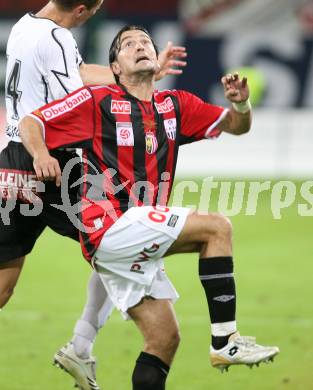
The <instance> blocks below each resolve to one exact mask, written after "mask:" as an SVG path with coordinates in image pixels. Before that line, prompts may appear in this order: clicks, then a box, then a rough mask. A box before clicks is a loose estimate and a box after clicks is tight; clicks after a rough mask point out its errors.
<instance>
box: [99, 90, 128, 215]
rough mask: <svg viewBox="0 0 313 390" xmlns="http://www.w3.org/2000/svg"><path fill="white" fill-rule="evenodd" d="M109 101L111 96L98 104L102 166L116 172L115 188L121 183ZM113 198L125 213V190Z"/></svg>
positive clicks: (126, 198)
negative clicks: (99, 110)
mask: <svg viewBox="0 0 313 390" xmlns="http://www.w3.org/2000/svg"><path fill="white" fill-rule="evenodd" d="M111 100H112V96H111V95H108V96H106V97H105V98H104V99H103V100H102V101H101V102H100V107H101V109H102V152H103V162H104V164H105V165H106V166H107V167H108V168H109V169H113V170H114V171H113V173H115V172H116V174H114V176H113V184H114V186H115V187H119V186H121V185H122V183H121V181H120V179H119V168H118V146H117V139H116V124H115V123H116V121H115V117H114V115H113V114H111ZM113 140H114V141H113ZM120 188H121V187H120ZM114 197H115V198H116V199H117V200H118V201H119V202H120V208H121V210H122V211H123V212H125V211H127V210H128V202H129V195H128V192H127V190H126V189H125V188H122V189H121V190H119V191H118V192H117V193H116V194H114Z"/></svg>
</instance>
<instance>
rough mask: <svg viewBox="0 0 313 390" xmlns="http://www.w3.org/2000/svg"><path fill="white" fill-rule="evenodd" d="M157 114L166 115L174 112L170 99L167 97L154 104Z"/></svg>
mask: <svg viewBox="0 0 313 390" xmlns="http://www.w3.org/2000/svg"><path fill="white" fill-rule="evenodd" d="M154 104H155V107H156V109H157V112H158V113H159V114H166V113H167V112H171V111H173V110H174V104H173V102H172V99H171V98H170V97H167V98H166V99H165V100H164V102H162V103H154Z"/></svg>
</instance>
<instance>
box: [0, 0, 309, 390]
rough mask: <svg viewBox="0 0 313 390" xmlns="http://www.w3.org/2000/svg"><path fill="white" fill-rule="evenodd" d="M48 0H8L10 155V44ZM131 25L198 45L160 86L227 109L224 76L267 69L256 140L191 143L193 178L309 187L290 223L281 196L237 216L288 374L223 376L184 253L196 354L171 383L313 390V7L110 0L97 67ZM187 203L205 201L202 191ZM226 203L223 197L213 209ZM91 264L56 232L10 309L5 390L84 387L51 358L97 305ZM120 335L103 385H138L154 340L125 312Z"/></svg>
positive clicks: (96, 28)
mask: <svg viewBox="0 0 313 390" xmlns="http://www.w3.org/2000/svg"><path fill="white" fill-rule="evenodd" d="M45 3H46V1H45V0H27V1H26V0H11V1H7V0H0V91H1V94H2V96H1V97H0V149H1V147H3V146H4V145H5V143H6V139H5V136H4V128H5V109H4V93H5V86H4V78H5V63H6V55H5V46H6V41H7V38H8V35H9V32H10V29H11V27H12V25H13V24H14V22H15V21H16V20H17V19H18V18H19V17H20V16H22V15H23V14H24V13H25V12H27V11H30V10H32V11H34V12H36V11H37V10H38V9H39V8H40V7H41V6H42V5H44V4H45ZM126 23H127V24H128V23H136V24H142V25H144V26H145V27H147V28H148V29H149V30H150V31H151V33H152V35H153V36H154V38H155V40H156V42H157V44H158V45H159V46H160V47H163V46H164V45H165V44H166V42H167V41H168V40H172V41H173V42H174V43H175V44H180V45H185V46H186V47H187V50H188V54H189V57H188V67H187V68H186V69H185V70H184V73H183V75H182V76H179V77H169V78H166V79H165V80H162V81H161V82H159V84H158V88H159V89H163V88H179V89H186V90H189V91H191V92H194V93H196V94H197V95H199V96H200V97H202V98H203V99H204V100H208V101H210V102H212V103H218V104H222V105H223V104H225V101H224V99H223V94H222V88H221V85H220V83H219V80H220V78H221V76H222V75H223V74H224V73H225V72H227V71H228V70H229V69H238V68H242V67H249V68H252V69H253V71H254V72H255V75H253V72H252V77H251V75H250V74H249V76H250V79H249V81H250V83H251V86H252V87H254V88H255V89H256V90H257V95H258V97H257V99H258V102H257V103H258V104H257V105H256V107H255V110H254V123H253V128H252V130H251V133H250V134H248V135H245V136H243V137H238V138H236V137H231V136H227V135H223V136H222V137H221V138H220V140H218V141H214V142H210V143H206V142H200V143H197V144H194V145H188V146H185V147H184V148H182V150H181V154H180V158H179V163H178V170H177V173H178V176H179V178H180V179H184V178H186V179H188V178H189V179H190V178H194V177H197V178H198V180H200V178H203V177H207V176H213V177H214V178H216V179H217V178H224V179H225V178H228V179H230V180H235V179H240V180H249V179H254V180H261V179H273V180H275V182H276V181H277V180H280V179H284V180H293V181H294V183H295V184H296V186H297V190H298V191H297V198H296V200H295V202H294V204H293V205H292V207H289V208H288V209H286V210H284V211H283V217H282V219H281V220H274V219H273V216H272V214H271V204H270V202H271V195H270V193H269V192H268V193H264V194H263V195H262V196H261V197H260V200H259V203H258V208H257V213H256V216H245V215H244V213H242V214H239V215H237V216H235V217H234V218H233V224H234V229H235V239H234V241H235V258H236V270H237V281H238V292H239V305H238V317H239V322H240V324H241V329H242V333H250V334H255V335H257V336H258V339H259V340H260V342H264V343H273V344H277V345H279V346H280V347H281V350H282V352H281V356H279V357H278V359H277V361H276V362H275V365H273V366H270V367H265V366H262V367H260V368H259V369H258V370H257V371H252V372H250V371H248V369H245V368H242V369H240V368H234V369H231V370H230V373H229V374H228V375H223V376H221V375H220V374H218V373H217V372H215V371H214V370H213V369H210V368H209V364H208V347H207V345H208V343H207V339H208V336H207V316H206V314H205V313H206V309H205V305H204V303H203V299H202V291H201V289H200V287H199V283H198V281H197V278H196V277H194V276H192V277H190V275H195V276H196V275H197V270H196V268H197V261H196V256H179V257H176V258H175V259H173V260H170V261H168V272H169V273H170V275H171V277H172V279H173V281H174V283H175V285H176V286H177V288H178V290H179V292H180V293H181V296H182V298H181V299H180V301H179V303H178V304H177V312H178V316H179V319H180V322H181V328H182V345H181V348H180V351H179V353H178V355H177V359H176V362H175V364H174V367H173V369H172V373H171V375H170V378H169V382H168V388H169V389H170V390H186V389H190V390H208V389H211V388H218V389H221V390H224V389H225V390H226V389H234V390H239V389H240V390H242V389H247V390H250V389H251V390H258V389H260V390H261V389H262V390H277V389H292V390H296V389H300V388H301V389H304V390H311V389H313V374H312V368H313V364H312V356H313V347H312V341H311V339H312V331H313V311H312V296H313V289H312V274H313V265H312V254H313V245H312V239H311V237H312V231H313V223H312V216H313V213H312V204H311V205H310V204H309V205H308V208H309V209H310V207H311V209H310V210H311V211H310V212H309V214H310V216H308V217H301V216H299V214H298V209H297V207H296V206H297V204H298V203H303V199H302V198H301V197H300V195H299V192H300V187H301V185H302V183H303V182H304V181H307V180H310V179H312V173H313V158H312V145H313V131H312V123H313V111H312V107H313V1H312V0H262V1H260V0H158V1H155V2H151V1H147V0H132V1H129V0H119V1H116V0H105V2H104V5H103V7H102V10H101V11H100V12H99V13H98V14H97V15H96V16H95V17H94V18H93V19H91V20H90V21H89V22H88V23H87V24H86V25H85V26H82V27H81V28H80V29H77V30H75V31H74V35H75V37H76V39H77V42H78V45H79V48H80V51H81V53H82V55H83V58H84V60H85V61H86V62H96V63H103V64H107V58H108V46H109V44H110V42H111V40H112V37H113V36H114V35H115V33H116V31H117V30H118V29H119V28H120V27H121V26H122V25H124V24H126ZM259 75H261V79H262V80H263V81H261V83H260V82H259V81H258V80H257V79H258V76H259ZM254 76H255V78H256V79H254ZM260 178H261V179H260ZM273 183H274V182H273ZM311 184H313V183H311ZM199 185H200V182H199ZM311 195H312V194H311ZM184 200H185V202H186V204H190V203H197V201H198V200H199V194H198V193H195V194H191V193H189V194H186V197H185V199H184ZM217 201H218V199H217V197H216V195H214V196H213V199H212V204H210V208H211V209H216V207H217ZM312 203H313V202H312ZM80 257H81V255H80V251H79V248H78V246H77V245H74V244H73V243H70V242H69V241H68V240H65V239H62V238H60V237H57V236H55V235H53V233H51V232H48V231H47V232H46V233H45V235H44V236H43V237H42V238H41V240H40V241H39V243H38V245H37V247H36V249H35V250H34V252H33V253H32V255H31V256H30V258H29V261H28V262H27V264H26V267H25V270H24V272H23V275H22V277H21V281H20V284H19V285H18V287H17V289H16V294H15V296H14V298H13V299H12V301H11V302H10V304H9V305H8V306H7V308H6V309H5V310H3V311H2V312H1V314H0V389H1V390H28V389H29V390H30V389H31V390H36V389H38V390H39V389H40V390H41V389H45V390H63V389H67V388H70V386H71V380H70V379H69V378H66V377H65V376H62V374H61V373H59V372H57V371H56V370H54V369H52V368H51V366H50V365H49V360H51V356H52V355H53V353H54V352H55V350H56V349H57V348H58V347H59V346H60V345H62V343H64V342H65V341H67V339H68V338H69V337H70V335H71V328H72V326H73V325H74V323H75V320H76V319H77V317H78V315H79V313H80V310H81V308H82V305H83V302H84V294H85V286H86V281H87V279H88V275H89V269H88V266H86V264H84V262H83V261H82V260H77V258H80ZM191 257H192V258H193V260H192V261H190V258H191ZM106 328H107V329H106V330H104V331H103V332H102V333H101V334H100V336H99V339H98V342H97V345H96V347H95V353H96V355H97V356H98V357H99V361H100V370H99V382H100V383H101V384H102V385H103V389H108V390H124V389H125V390H126V389H129V388H130V385H129V378H130V375H131V370H132V365H133V361H134V359H135V357H136V355H137V352H138V350H139V345H140V342H141V340H140V339H139V338H138V335H137V332H136V330H135V329H134V327H133V326H131V325H130V324H122V322H121V320H120V318H119V315H118V314H116V313H115V314H114V315H113V317H112V319H111V320H110V321H109V324H108V325H107V326H106ZM117 362H118V364H116V363H117Z"/></svg>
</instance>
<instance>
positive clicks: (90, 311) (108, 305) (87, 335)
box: [72, 272, 114, 359]
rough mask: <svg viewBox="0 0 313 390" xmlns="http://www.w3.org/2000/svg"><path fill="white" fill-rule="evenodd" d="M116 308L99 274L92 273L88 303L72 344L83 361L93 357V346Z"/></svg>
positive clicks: (75, 330)
mask: <svg viewBox="0 0 313 390" xmlns="http://www.w3.org/2000/svg"><path fill="white" fill-rule="evenodd" d="M113 308H114V305H113V303H112V302H111V300H110V299H109V298H108V294H107V292H106V290H105V288H104V286H103V283H102V281H101V279H100V277H99V275H98V273H97V272H92V274H91V277H90V279H89V282H88V291H87V302H86V304H85V307H84V310H83V313H82V315H81V317H80V319H79V320H78V321H77V322H76V325H75V328H74V336H73V338H72V344H73V348H74V351H75V353H76V354H77V356H79V357H80V358H81V359H87V358H89V357H90V356H91V353H92V348H93V344H94V341H95V338H96V335H97V333H98V331H99V329H100V328H102V327H103V325H104V324H105V323H106V321H107V320H108V318H109V316H110V315H111V313H112V310H113Z"/></svg>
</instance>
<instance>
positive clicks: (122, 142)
mask: <svg viewBox="0 0 313 390" xmlns="http://www.w3.org/2000/svg"><path fill="white" fill-rule="evenodd" d="M116 140H117V145H118V146H134V131H133V125H132V124H131V122H116Z"/></svg>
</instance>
